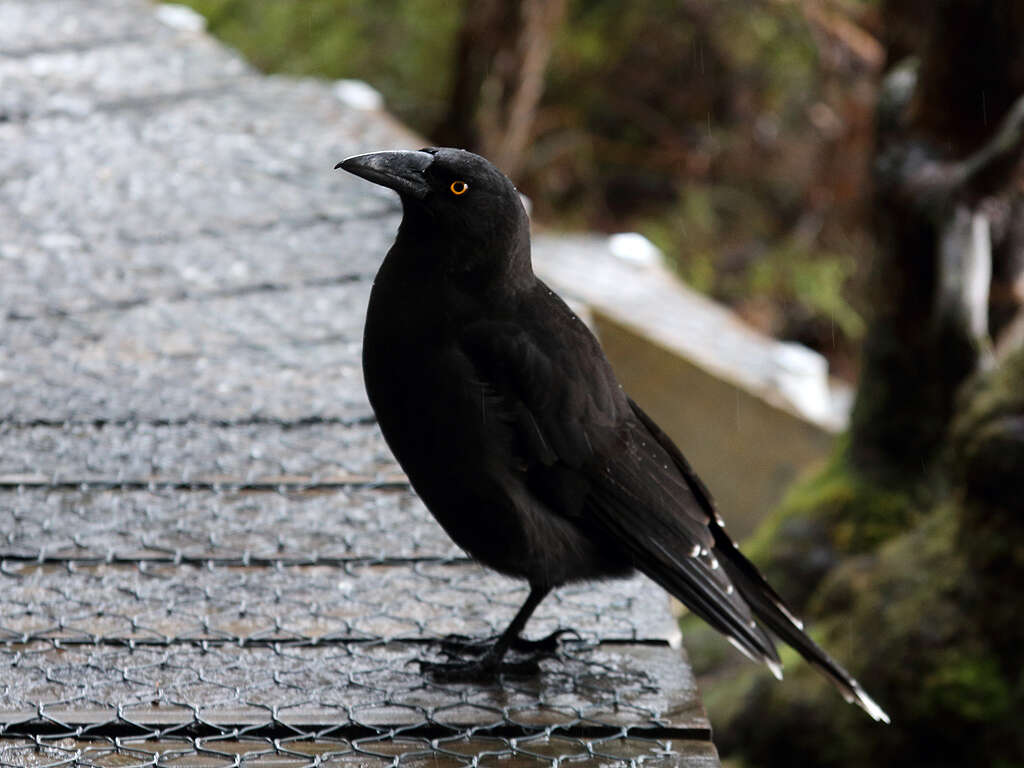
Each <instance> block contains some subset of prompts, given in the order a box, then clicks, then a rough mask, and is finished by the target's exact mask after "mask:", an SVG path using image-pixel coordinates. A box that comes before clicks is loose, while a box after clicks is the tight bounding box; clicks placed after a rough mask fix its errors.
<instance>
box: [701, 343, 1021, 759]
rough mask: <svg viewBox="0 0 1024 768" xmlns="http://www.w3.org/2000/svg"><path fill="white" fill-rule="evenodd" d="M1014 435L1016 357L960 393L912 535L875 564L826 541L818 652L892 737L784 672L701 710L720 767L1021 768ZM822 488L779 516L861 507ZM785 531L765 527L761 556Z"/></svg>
mask: <svg viewBox="0 0 1024 768" xmlns="http://www.w3.org/2000/svg"><path fill="white" fill-rule="evenodd" d="M1022 423H1024V353H1020V354H1018V355H1016V356H1015V357H1014V358H1012V359H1010V360H1007V361H1005V362H1004V364H1003V365H1002V366H1000V367H999V368H998V369H996V370H994V371H993V372H991V373H990V374H988V375H986V376H983V377H980V378H979V379H978V380H977V381H975V382H973V383H972V384H971V385H970V386H969V387H968V388H966V389H965V391H964V393H963V397H962V398H961V401H960V405H959V414H958V417H957V419H956V421H955V422H954V427H953V429H952V430H951V432H950V440H949V442H948V445H947V450H946V457H947V461H946V463H945V465H944V469H945V470H946V475H947V477H948V478H950V480H949V481H948V482H949V484H948V488H949V489H950V492H949V493H948V494H946V498H945V499H944V500H943V501H942V502H940V503H937V504H934V505H932V506H931V509H930V510H926V511H925V512H916V513H913V516H912V517H911V518H909V519H911V520H913V519H915V518H916V522H914V523H913V524H912V526H911V527H910V529H909V530H907V531H906V532H905V533H902V534H900V535H896V536H891V537H888V540H887V541H886V542H885V543H884V544H883V545H882V546H880V547H878V548H877V550H876V551H875V552H873V553H872V552H868V553H865V554H863V555H861V556H859V557H853V558H846V559H842V558H841V557H840V555H839V554H838V553H839V552H840V544H841V543H842V540H841V539H840V538H836V537H834V536H833V537H832V538H827V539H826V541H828V542H829V543H831V544H832V546H833V552H834V553H837V554H836V558H837V560H838V562H837V564H836V565H834V566H833V568H831V569H830V571H829V572H828V573H827V575H826V577H825V578H824V580H823V582H822V583H821V584H820V585H818V588H817V589H811V590H808V591H809V592H810V593H811V594H810V595H809V597H808V599H807V602H808V605H809V607H810V608H811V609H812V612H813V613H815V614H818V615H819V616H820V617H821V618H820V620H819V621H817V622H816V626H817V629H818V631H819V632H820V633H821V634H820V641H821V642H822V644H823V645H824V646H825V647H826V648H827V649H828V650H829V651H830V653H832V654H833V655H834V656H835V657H836V658H837V659H839V660H840V661H841V662H842V663H843V664H844V665H846V666H847V667H848V669H849V670H850V672H851V673H853V674H854V675H855V676H856V677H857V678H858V679H859V680H860V681H861V683H862V684H863V685H864V688H865V689H866V690H867V691H868V692H869V693H870V694H871V695H872V696H873V697H875V698H876V700H877V701H878V702H879V704H881V705H882V706H883V707H884V708H885V709H886V710H887V711H888V712H889V714H890V716H891V717H892V720H893V724H892V725H891V726H888V727H886V726H881V725H879V724H876V723H873V722H872V721H871V720H870V719H869V718H867V717H866V716H865V715H864V714H863V713H862V712H860V711H859V710H858V709H856V708H854V707H851V706H850V705H848V704H846V703H845V702H844V701H843V700H842V699H841V698H840V697H839V696H838V695H836V692H835V691H834V690H833V689H832V687H831V686H830V685H829V684H828V683H827V682H826V681H824V679H823V678H822V677H821V675H819V674H817V673H816V672H815V671H814V670H813V669H811V668H810V667H808V666H807V665H806V664H796V665H788V666H787V673H788V674H787V679H786V680H785V681H784V682H783V683H777V684H776V683H773V682H770V681H767V680H764V679H762V678H758V680H757V681H756V682H754V683H752V684H751V683H749V682H745V683H744V682H743V681H739V682H738V683H737V684H736V685H731V686H728V687H724V688H723V689H722V691H721V692H719V693H717V694H713V693H709V694H708V695H707V696H706V699H707V702H708V706H709V711H710V714H711V717H712V722H714V723H715V726H716V742H717V744H718V746H719V749H720V751H721V752H722V753H723V754H724V755H730V756H735V759H738V760H741V761H742V760H743V759H748V760H750V762H751V764H752V765H758V766H764V767H765V768H770V766H775V765H779V766H782V765H785V766H789V765H815V766H823V767H824V768H832V767H834V768H840V767H841V768H853V767H854V766H864V765H872V766H883V767H884V766H905V765H913V766H917V765H927V766H947V765H948V766H958V767H960V766H967V765H986V766H1000V768H1011V767H1012V766H1017V767H1018V768H1019V767H1021V766H1024V729H1021V728H1020V726H1019V720H1020V713H1021V712H1024V671H1022V668H1021V665H1020V649H1021V647H1024V622H1022V621H1021V620H1020V615H1019V614H1020V600H1019V599H1018V597H1017V595H1016V588H1015V585H1017V584H1021V583H1024V431H1022V430H1020V428H1019V425H1020V424H1022ZM830 473H831V474H832V477H831V479H830V480H829V481H828V482H825V481H823V480H822V479H821V477H822V476H819V479H818V483H817V484H816V483H814V482H813V481H812V482H810V483H808V484H807V485H808V488H809V489H813V488H818V489H829V488H830V487H831V488H832V491H831V492H829V493H825V492H822V493H819V495H818V497H817V498H818V502H819V503H820V504H821V505H822V506H821V508H815V507H814V505H813V504H811V503H810V501H811V500H812V499H813V498H814V496H813V494H810V493H808V492H807V490H806V489H805V490H804V491H802V492H801V493H802V495H801V494H797V496H796V498H797V499H798V500H802V501H803V502H804V503H805V504H806V506H804V507H801V505H797V504H793V503H792V501H790V507H789V509H788V510H783V511H785V512H787V513H788V514H789V515H793V514H795V513H794V509H795V510H797V511H799V512H800V514H801V515H803V516H804V518H805V519H812V520H814V519H824V520H829V521H830V520H831V519H832V518H831V516H832V515H834V514H836V513H837V509H840V508H841V507H842V504H839V505H836V504H834V502H835V500H836V499H843V498H844V494H846V497H845V498H846V500H845V501H844V502H843V503H852V501H850V500H849V499H850V498H852V496H854V495H856V494H851V493H850V488H851V487H854V486H851V485H849V484H845V483H844V481H843V471H842V468H841V467H836V466H833V467H830V468H829V469H828V470H826V472H825V473H823V476H824V477H826V478H827V477H828V476H829V474H830ZM842 489H845V490H843V492H839V490H842ZM868 495H870V493H869V494H868ZM861 498H863V496H861ZM913 506H914V505H913V504H911V509H913ZM780 517H782V519H785V517H784V516H782V515H780ZM907 519H908V518H901V519H900V520H899V521H898V522H899V524H900V525H902V524H904V521H905V520H907ZM837 529H839V530H841V525H838V524H837V525H835V526H833V527H832V528H826V530H829V531H834V530H837ZM781 530H782V528H781V526H780V525H779V524H778V523H776V531H775V532H773V533H774V536H773V537H772V538H769V537H765V539H764V541H765V542H771V541H778V540H779V538H780V537H779V533H778V531H781ZM883 538H884V537H883ZM868 539H870V537H866V538H865V539H864V540H863V541H864V542H866V541H867V540H868ZM768 554H771V553H768ZM762 556H764V555H763V554H762Z"/></svg>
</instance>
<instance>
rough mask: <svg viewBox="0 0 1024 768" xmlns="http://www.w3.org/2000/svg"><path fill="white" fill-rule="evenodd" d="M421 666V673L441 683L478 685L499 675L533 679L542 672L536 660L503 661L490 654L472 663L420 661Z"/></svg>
mask: <svg viewBox="0 0 1024 768" xmlns="http://www.w3.org/2000/svg"><path fill="white" fill-rule="evenodd" d="M419 665H420V672H422V673H423V674H425V675H429V676H430V678H431V679H432V680H434V681H436V682H439V683H476V682H483V681H486V680H493V679H494V678H496V677H498V676H499V675H507V676H509V677H533V676H534V675H536V674H538V673H539V672H540V665H539V664H538V663H537V660H536V659H524V660H521V661H502V660H500V659H498V658H497V657H496V656H492V655H489V654H485V655H484V656H482V657H481V658H479V659H473V660H472V661H449V662H435V661H420V662H419Z"/></svg>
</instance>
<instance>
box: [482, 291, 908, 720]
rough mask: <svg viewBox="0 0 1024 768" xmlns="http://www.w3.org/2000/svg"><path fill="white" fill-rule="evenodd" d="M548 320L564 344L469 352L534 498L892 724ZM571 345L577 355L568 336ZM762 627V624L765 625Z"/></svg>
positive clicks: (493, 340)
mask: <svg viewBox="0 0 1024 768" xmlns="http://www.w3.org/2000/svg"><path fill="white" fill-rule="evenodd" d="M545 292H546V293H547V294H548V295H549V296H550V297H551V299H552V301H551V302H544V303H543V304H544V305H545V306H543V307H542V309H541V310H540V311H545V312H548V313H549V314H548V315H547V318H548V321H549V322H550V318H551V317H552V316H555V317H556V318H557V319H558V320H559V321H560V324H559V325H557V326H556V329H557V330H556V333H559V334H561V336H560V337H559V338H558V340H557V342H556V341H554V340H553V339H551V338H550V337H549V336H545V335H543V331H546V330H548V329H545V328H541V331H542V332H541V333H536V332H535V333H531V332H530V323H529V322H528V320H529V318H527V322H523V321H522V319H520V322H516V323H499V322H486V323H479V324H476V325H474V326H472V327H470V328H468V329H466V333H465V336H464V344H463V348H464V351H465V352H466V354H467V356H468V357H469V358H470V361H471V363H472V365H473V367H474V369H475V370H476V371H477V374H478V375H479V377H480V378H481V380H482V381H485V382H486V385H487V386H488V388H489V389H490V390H491V391H492V393H493V395H494V396H495V397H496V398H498V399H500V400H501V401H502V403H503V404H504V407H503V409H502V412H503V413H504V414H505V415H506V417H507V418H509V419H510V420H511V421H512V422H513V423H514V428H515V429H516V430H517V432H518V434H519V435H520V441H519V445H520V446H521V447H520V453H521V454H522V455H521V457H520V459H521V461H522V463H523V466H524V467H525V472H526V474H527V477H528V478H529V482H530V487H531V491H532V492H533V493H536V494H538V495H539V496H540V500H541V501H542V502H543V503H544V504H545V506H546V507H547V508H548V509H550V510H551V511H552V512H555V513H556V514H560V515H564V516H567V517H569V518H570V519H572V520H573V521H574V522H575V523H576V524H577V525H579V526H580V528H581V529H583V530H584V531H586V532H587V533H588V534H589V535H592V536H596V537H611V538H613V539H614V540H615V542H616V544H617V545H618V546H620V547H621V548H622V549H623V550H624V551H625V552H626V553H628V555H629V556H630V558H631V559H632V561H633V563H634V565H635V567H636V568H637V569H638V570H640V571H641V572H643V573H644V574H645V575H647V576H648V577H650V578H651V579H653V580H654V581H656V582H657V583H658V584H660V585H661V586H663V587H664V588H665V589H667V590H668V591H669V592H670V593H671V594H673V595H674V596H675V597H677V598H678V599H679V600H680V601H681V602H683V603H684V604H685V605H686V606H687V607H688V608H689V609H690V610H691V611H693V613H695V614H696V615H698V616H700V617H701V618H702V619H703V620H704V621H706V622H708V623H709V624H710V625H711V626H713V627H715V628H716V629H717V630H719V631H720V632H722V633H723V634H725V635H726V637H727V638H728V639H729V640H730V641H731V642H732V643H733V644H734V645H735V646H736V647H737V648H738V649H739V650H741V651H742V652H743V653H744V654H746V655H747V656H749V657H751V658H752V659H754V660H758V661H762V662H764V663H765V664H767V665H768V666H769V667H770V668H771V669H772V671H773V673H774V674H775V675H776V676H778V677H781V665H780V661H779V657H778V654H777V652H776V649H775V646H774V643H773V642H772V640H771V637H770V636H769V635H768V634H767V633H766V632H765V631H764V630H763V629H762V628H761V627H760V626H759V625H758V624H757V621H756V620H759V621H761V622H762V623H763V624H764V625H765V626H766V627H767V628H768V629H770V630H771V631H772V632H773V633H774V634H776V635H777V636H779V637H780V638H781V639H783V640H784V641H785V642H787V643H788V644H789V645H791V646H793V648H794V649H796V650H797V651H798V652H799V653H800V654H801V655H802V656H803V657H804V658H805V659H807V660H808V661H809V662H810V663H812V664H813V665H814V666H816V667H818V668H819V669H820V670H821V671H822V672H823V673H824V674H825V675H826V676H827V677H828V678H829V679H830V680H832V682H833V683H834V684H835V685H836V687H837V688H838V689H839V690H840V692H841V693H842V694H843V696H844V698H846V699H847V700H848V701H851V702H853V703H856V704H857V705H858V706H860V707H861V708H862V709H864V710H865V711H866V712H867V713H868V714H869V715H870V716H871V717H872V718H874V719H875V720H881V721H884V722H888V721H889V718H888V716H887V715H886V714H885V712H884V711H883V710H882V709H881V708H880V707H879V706H878V705H877V704H876V703H875V702H874V701H873V700H872V699H871V698H870V697H869V696H868V695H867V694H866V693H865V692H864V690H863V689H862V688H861V687H860V685H859V684H858V683H857V681H856V680H854V679H853V678H852V677H851V676H850V675H849V674H848V673H847V672H846V671H845V670H844V669H843V668H842V667H841V666H839V665H838V664H837V663H836V662H835V661H834V660H833V659H832V658H831V657H830V656H829V655H828V654H827V653H825V651H823V650H822V649H821V648H820V647H819V646H818V645H817V644H816V643H814V641H813V640H811V638H810V637H808V636H807V635H806V633H804V631H803V627H802V624H801V623H800V622H799V621H798V620H797V619H796V618H795V617H794V616H793V615H792V613H791V612H790V611H789V609H788V608H787V607H786V605H785V603H784V602H783V600H782V599H781V598H780V597H779V595H778V594H777V593H776V592H775V591H774V590H773V589H772V588H771V586H770V585H769V584H768V583H767V582H766V581H765V580H764V578H763V577H762V576H761V574H760V573H759V572H758V570H757V568H756V567H755V566H754V565H753V564H752V563H751V562H750V561H749V560H747V559H746V558H745V557H744V556H743V555H742V554H741V553H740V552H739V550H738V549H737V548H736V546H735V544H734V543H733V542H732V540H731V539H730V538H729V536H728V535H727V534H726V533H725V531H724V530H723V528H722V526H721V524H720V520H719V519H718V517H717V514H716V512H715V508H714V503H713V501H712V499H711V495H710V493H709V492H708V491H707V489H706V488H705V487H704V485H703V483H702V482H701V481H700V479H699V478H698V477H697V475H696V474H695V473H694V472H693V470H692V468H691V467H690V465H689V463H688V462H687V461H686V459H685V457H684V456H683V455H682V453H681V452H680V451H679V449H678V448H677V447H676V446H675V444H674V443H672V441H671V440H670V439H669V438H668V436H667V435H665V433H664V432H663V431H662V430H661V429H660V428H659V427H658V426H657V425H656V424H655V423H654V422H653V421H652V420H651V419H650V417H648V416H647V414H645V413H644V412H643V410H641V409H640V407H639V406H637V405H636V403H634V402H633V401H632V400H630V399H629V398H628V397H626V396H625V395H624V394H623V393H622V391H621V388H620V387H619V385H618V382H617V381H616V380H615V377H614V374H613V373H612V371H611V368H610V367H609V366H608V363H607V361H606V360H605V358H604V355H603V353H602V352H601V351H600V348H599V346H598V344H597V342H596V340H595V339H593V337H592V336H591V335H590V333H589V332H588V331H586V329H585V328H583V327H582V325H581V324H580V321H579V320H578V318H576V316H575V315H573V314H572V313H571V312H570V311H569V310H568V308H567V307H565V305H564V304H562V303H561V302H560V301H559V300H558V299H557V297H555V296H554V295H553V294H550V293H549V292H547V291H546V290H545ZM566 335H567V336H569V337H570V339H569V340H570V341H574V342H575V343H568V344H567V343H566V341H567V339H566V338H564V336H566ZM755 617H756V620H755Z"/></svg>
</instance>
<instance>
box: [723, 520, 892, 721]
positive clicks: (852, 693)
mask: <svg viewBox="0 0 1024 768" xmlns="http://www.w3.org/2000/svg"><path fill="white" fill-rule="evenodd" d="M713 530H714V534H715V550H716V554H717V555H718V558H719V560H720V561H721V563H722V567H723V568H724V569H725V572H726V573H727V574H728V575H729V579H730V580H731V581H732V583H733V585H734V586H735V587H736V589H737V591H738V592H739V593H740V594H741V595H743V598H744V599H745V600H746V601H747V604H748V605H749V606H750V609H751V611H752V612H753V614H754V616H756V617H757V619H758V620H759V621H760V622H761V623H762V624H764V626H765V627H767V628H768V629H769V630H771V632H772V633H773V634H774V635H775V636H776V637H778V638H779V639H780V640H782V641H783V642H785V643H787V644H789V645H790V646H792V647H793V648H794V649H795V650H796V651H797V652H798V653H799V654H800V655H801V656H803V657H804V658H805V659H807V661H809V662H810V663H811V664H812V665H813V666H815V667H817V668H818V669H819V670H820V671H821V672H822V673H823V674H824V675H825V676H826V677H827V678H828V679H829V680H831V681H832V682H833V683H834V684H835V686H836V688H838V689H839V692H840V693H841V694H842V695H843V698H844V699H846V700H847V701H849V702H850V703H852V704H856V705H857V706H859V707H860V708H861V709H863V710H864V711H865V712H867V713H868V715H870V716H871V717H872V718H874V719H875V720H878V721H881V722H883V723H888V722H889V716H888V715H887V714H886V713H885V710H883V709H882V708H881V707H880V706H878V704H876V703H875V701H874V700H873V699H872V698H871V697H870V696H868V695H867V693H865V692H864V689H863V688H861V687H860V684H859V683H858V682H857V681H856V680H854V679H853V677H851V676H850V674H849V673H848V672H847V671H846V670H845V669H843V668H842V667H841V666H839V664H838V663H837V662H836V661H835V659H833V658H832V657H831V656H829V655H828V654H827V653H825V651H824V650H822V648H821V647H820V646H819V645H818V644H817V643H815V642H814V641H813V640H812V639H811V638H810V637H808V636H807V633H805V632H804V630H803V623H802V622H801V621H800V620H799V619H797V618H796V617H795V616H794V615H793V614H792V613H791V612H790V611H789V609H788V608H787V607H786V604H785V603H784V602H783V601H782V598H781V597H779V596H778V594H777V593H776V592H775V590H774V589H772V588H771V585H769V584H768V582H767V581H765V579H764V577H763V576H762V575H761V573H760V572H759V571H758V570H757V568H756V567H755V566H754V564H753V563H751V562H750V561H749V560H748V559H747V558H746V557H744V556H743V554H742V553H741V552H740V551H739V550H738V549H737V548H736V545H735V544H733V542H732V540H731V539H730V538H729V537H728V536H727V535H726V534H725V532H724V531H722V530H721V529H720V528H718V527H717V526H713Z"/></svg>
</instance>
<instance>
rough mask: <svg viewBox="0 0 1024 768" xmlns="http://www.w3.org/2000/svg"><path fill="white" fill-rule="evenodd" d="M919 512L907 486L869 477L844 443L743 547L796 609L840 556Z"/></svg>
mask: <svg viewBox="0 0 1024 768" xmlns="http://www.w3.org/2000/svg"><path fill="white" fill-rule="evenodd" d="M919 515H920V509H919V503H918V502H917V501H916V498H915V494H914V492H913V490H912V489H907V488H886V487H882V486H879V485H876V484H872V483H870V482H868V481H867V480H866V479H864V478H862V477H860V476H859V474H858V473H857V472H856V470H854V469H852V468H851V467H850V466H849V463H848V462H847V460H846V442H845V440H840V441H839V444H838V446H837V448H836V450H835V452H834V453H833V455H832V456H831V458H830V459H829V460H828V462H827V463H826V464H825V466H824V467H822V468H819V469H818V470H816V471H812V472H811V473H810V474H809V475H808V476H806V477H805V478H804V479H803V480H801V481H798V482H797V483H796V484H795V485H794V486H793V487H792V488H791V489H790V490H789V492H788V493H787V494H786V497H785V498H784V499H783V501H782V503H781V504H780V505H779V507H778V508H777V509H776V510H775V511H774V512H772V514H771V515H770V516H769V517H768V518H767V519H766V520H765V522H764V523H763V524H762V525H761V526H760V527H759V528H758V530H757V532H756V533H755V534H754V536H753V537H752V538H751V539H750V541H749V542H747V543H746V545H745V547H744V551H745V552H746V554H747V556H748V557H750V558H751V559H752V560H753V561H754V562H755V563H757V564H758V565H759V566H760V567H761V568H762V569H763V570H764V572H765V574H766V575H767V576H768V579H769V581H770V582H772V583H773V584H775V585H776V588H777V590H778V591H779V593H780V594H781V595H782V596H783V597H784V598H785V599H786V600H787V601H789V602H790V603H791V604H792V605H793V607H794V608H795V609H797V610H798V611H800V612H803V611H804V609H805V607H806V605H807V603H808V601H809V599H810V596H811V594H812V593H813V592H814V590H815V589H816V588H817V587H818V585H819V584H820V583H821V581H822V580H823V579H824V578H825V577H826V576H827V575H828V573H829V572H830V571H831V570H832V569H833V568H835V567H836V566H837V565H838V564H839V563H840V562H841V561H842V560H843V559H845V558H847V557H849V556H851V555H859V554H863V553H867V552H870V551H872V550H873V549H875V548H876V547H877V546H878V545H879V544H881V543H883V542H885V541H888V540H889V539H891V538H893V537H894V536H896V535H898V534H900V533H902V532H904V531H906V530H907V529H908V528H909V527H910V526H911V525H912V524H913V522H914V521H915V520H917V519H918V517H919Z"/></svg>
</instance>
